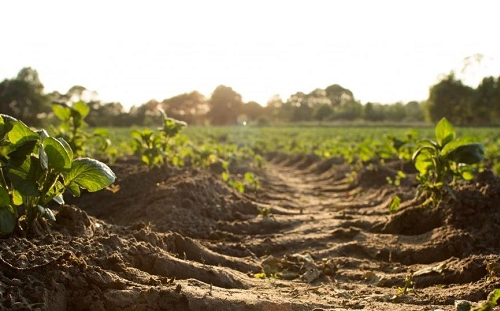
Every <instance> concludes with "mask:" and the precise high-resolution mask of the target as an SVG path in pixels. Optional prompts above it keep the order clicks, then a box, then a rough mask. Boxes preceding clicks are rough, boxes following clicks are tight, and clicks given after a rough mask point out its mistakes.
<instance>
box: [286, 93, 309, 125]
mask: <svg viewBox="0 0 500 311" xmlns="http://www.w3.org/2000/svg"><path fill="white" fill-rule="evenodd" d="M307 99H308V98H307V95H306V94H304V93H302V92H297V93H295V94H293V95H291V96H290V97H289V98H288V100H287V104H288V105H286V107H292V113H291V119H290V121H292V122H301V121H310V120H312V107H311V106H309V102H308V100H307ZM284 107H285V106H284Z"/></svg>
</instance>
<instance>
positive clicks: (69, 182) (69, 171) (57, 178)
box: [0, 115, 115, 233]
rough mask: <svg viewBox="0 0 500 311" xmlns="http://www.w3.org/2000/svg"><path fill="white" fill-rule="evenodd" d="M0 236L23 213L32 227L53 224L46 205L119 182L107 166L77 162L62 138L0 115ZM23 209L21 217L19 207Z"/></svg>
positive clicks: (13, 226)
mask: <svg viewBox="0 0 500 311" xmlns="http://www.w3.org/2000/svg"><path fill="white" fill-rule="evenodd" d="M0 164H1V167H0V232H2V233H8V232H12V231H13V230H14V229H15V228H16V225H17V222H18V219H19V218H20V216H23V215H22V214H25V218H26V222H27V226H28V228H29V227H31V226H32V224H33V222H34V221H35V219H37V218H38V217H45V218H47V219H49V220H51V221H55V217H54V214H53V213H52V211H51V210H50V209H49V208H47V204H49V202H51V201H55V202H57V203H59V204H63V203H64V200H63V196H62V195H63V193H64V192H65V191H66V190H69V191H70V192H71V193H72V194H73V195H74V196H79V195H80V192H81V189H86V190H88V191H90V192H94V191H98V190H101V189H103V188H105V187H107V186H109V185H110V184H112V183H113V182H114V180H115V174H114V173H113V172H112V171H111V169H110V168H109V167H108V166H106V165H105V164H103V163H101V162H99V161H97V160H94V159H90V158H77V159H75V158H74V153H73V150H72V148H71V146H70V145H69V144H68V143H67V142H66V140H64V139H63V138H54V137H50V136H49V135H48V133H47V132H46V131H45V130H41V131H37V132H35V131H33V130H31V129H30V128H29V127H28V126H26V125H25V124H24V123H23V122H21V121H19V120H17V119H14V118H12V117H10V116H7V115H0ZM18 207H20V208H21V209H23V211H21V213H19V209H18Z"/></svg>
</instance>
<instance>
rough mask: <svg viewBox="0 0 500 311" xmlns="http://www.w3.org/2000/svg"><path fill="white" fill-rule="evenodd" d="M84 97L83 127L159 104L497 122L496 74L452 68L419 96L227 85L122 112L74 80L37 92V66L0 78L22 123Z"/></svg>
mask: <svg viewBox="0 0 500 311" xmlns="http://www.w3.org/2000/svg"><path fill="white" fill-rule="evenodd" d="M80 100H83V101H84V102H86V103H87V104H88V105H89V107H90V109H91V110H90V113H89V115H88V117H87V119H86V120H87V123H88V124H89V125H90V126H106V127H107V126H125V127H128V126H134V125H135V126H152V125H157V124H158V123H159V122H160V120H161V119H162V117H161V113H160V112H159V109H158V108H162V109H163V110H164V111H165V112H166V113H167V115H168V116H170V117H173V118H176V119H179V120H182V121H185V122H187V123H188V124H200V125H209V124H211V125H235V124H256V125H268V124H280V123H282V124H285V123H286V124H290V123H304V122H314V123H318V122H319V123H321V122H324V123H328V122H337V121H347V122H352V121H367V122H387V123H401V122H405V123H424V122H436V121H438V120H439V119H441V118H442V117H447V118H448V120H450V121H451V122H452V123H454V124H458V125H499V124H500V77H499V78H494V77H486V78H484V79H483V81H482V82H481V83H480V84H479V86H478V87H477V88H471V87H469V86H466V85H464V84H463V83H462V82H461V81H460V80H458V79H456V78H455V76H454V74H449V75H447V76H445V77H444V78H443V79H442V80H441V81H439V82H438V83H437V84H435V85H433V86H431V88H430V90H429V98H428V99H427V100H426V101H424V102H417V101H411V102H408V103H401V102H398V103H394V104H380V103H372V102H368V103H366V104H364V105H363V104H362V103H361V102H360V101H359V100H356V98H355V97H354V94H353V92H352V91H351V90H349V89H347V88H344V87H342V86H340V85H338V84H333V85H330V86H328V87H326V88H325V89H321V88H317V89H315V90H313V91H312V92H310V93H303V92H297V93H295V94H293V95H291V96H290V97H289V98H288V99H287V100H286V101H284V100H283V99H282V98H281V97H280V96H278V95H275V96H272V97H271V98H270V100H269V101H268V102H267V105H265V106H262V105H260V104H259V103H256V102H253V101H251V102H243V100H242V96H241V95H240V94H239V93H237V92H236V91H234V90H233V89H232V88H231V87H228V86H224V85H220V86H218V87H217V88H216V89H215V90H214V92H213V93H212V94H211V96H210V97H208V98H207V97H205V96H204V95H202V94H200V93H199V92H197V91H193V92H190V93H184V94H180V95H177V96H174V97H171V98H168V99H164V100H162V101H157V100H150V101H148V102H146V103H143V104H141V105H137V106H133V107H132V108H131V109H130V110H129V111H128V112H127V111H125V109H124V107H123V106H122V105H121V104H120V103H119V102H106V103H105V102H102V101H100V100H99V99H98V97H97V93H95V92H91V91H89V90H87V89H86V88H85V87H83V86H79V85H75V86H73V87H71V88H70V89H69V90H68V91H67V92H66V93H59V92H57V91H54V92H51V93H45V92H44V86H43V84H42V82H41V80H40V78H39V76H38V73H37V71H36V70H34V69H32V68H29V67H27V68H23V69H21V70H20V71H19V73H18V75H17V76H16V77H14V78H12V79H5V80H4V81H2V82H1V83H0V112H1V113H4V114H8V115H11V116H13V117H16V118H19V119H21V120H23V121H24V122H26V123H27V124H28V125H32V126H41V125H47V123H52V122H54V121H55V119H54V118H53V116H52V113H51V102H54V101H57V102H66V103H72V102H76V101H80Z"/></svg>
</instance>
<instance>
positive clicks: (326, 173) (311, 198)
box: [0, 154, 500, 311]
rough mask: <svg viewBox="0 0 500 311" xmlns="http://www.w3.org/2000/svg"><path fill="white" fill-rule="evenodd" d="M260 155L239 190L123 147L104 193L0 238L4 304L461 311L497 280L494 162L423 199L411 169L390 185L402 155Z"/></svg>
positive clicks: (498, 210) (498, 189)
mask: <svg viewBox="0 0 500 311" xmlns="http://www.w3.org/2000/svg"><path fill="white" fill-rule="evenodd" d="M267 160H268V161H267V164H266V167H265V169H263V170H262V171H260V172H256V174H257V175H259V177H260V179H261V182H262V188H261V189H260V190H258V191H257V192H252V191H250V193H245V194H240V193H237V192H235V191H234V190H233V189H231V188H229V187H228V186H227V185H226V184H225V183H224V182H222V181H221V179H220V177H219V175H218V174H216V173H215V172H214V171H213V170H212V171H210V170H199V169H193V168H184V169H175V168H158V169H153V170H148V169H147V168H145V167H143V166H140V165H139V163H138V161H137V160H136V159H133V158H125V159H121V160H119V161H118V162H117V163H116V164H114V165H112V169H113V171H114V172H115V173H116V175H117V176H118V179H117V181H116V183H115V185H114V186H112V187H110V188H109V189H108V190H106V191H101V192H98V193H86V194H84V195H82V197H81V198H77V199H70V198H68V199H67V203H68V205H64V206H62V207H60V208H56V217H57V222H56V223H55V224H48V223H45V222H44V221H39V222H38V223H37V227H36V230H34V232H36V233H33V234H32V236H28V237H23V236H21V235H12V236H9V237H4V238H2V239H0V244H1V248H0V256H1V257H0V309H1V310H51V311H52V310H121V311H124V310H203V311H209V310H249V311H250V310H259V311H260V310H271V311H272V310H280V311H281V310H287V311H289V310H317V311H318V310H353V309H363V310H438V309H439V310H456V307H455V306H454V304H455V302H456V301H458V300H468V301H470V302H471V303H472V304H473V305H476V304H477V302H479V301H482V300H485V299H486V298H487V295H488V293H489V292H490V291H491V290H493V289H494V288H500V238H499V232H500V207H499V205H498V202H500V179H499V178H498V177H496V176H494V175H493V174H492V173H491V172H484V173H481V174H480V175H479V176H478V177H477V179H476V180H475V181H474V182H472V183H468V184H461V185H456V186H455V191H456V196H457V200H452V199H446V200H444V201H443V202H441V203H440V204H439V205H438V206H436V207H433V208H427V209H424V208H422V207H420V206H419V203H421V202H418V201H416V200H414V199H413V198H414V197H415V193H416V187H415V186H416V185H415V182H414V175H413V174H414V173H415V172H414V171H412V169H411V168H407V167H404V168H405V170H406V173H407V176H408V177H407V178H406V179H404V180H403V181H402V183H401V186H399V187H395V186H390V185H388V184H387V181H386V178H387V177H391V178H393V177H394V176H395V175H396V174H397V170H398V169H400V167H401V166H400V165H399V162H396V161H394V162H389V163H387V164H386V165H384V166H380V165H378V164H376V163H367V165H365V166H364V167H363V168H361V169H359V170H358V171H357V174H356V175H355V178H352V174H351V175H347V174H348V173H350V172H351V168H350V167H349V166H348V165H346V164H345V163H343V161H342V160H340V159H330V160H322V159H319V158H317V157H312V156H293V157H290V156H284V155H281V154H272V155H269V157H268V159H267ZM396 194H397V195H399V196H400V197H401V198H402V204H401V208H400V210H399V211H398V212H396V213H394V214H389V213H388V204H389V202H390V201H391V199H392V197H393V196H394V195H396ZM410 275H413V277H412V278H407V277H408V276H410ZM405 279H407V281H408V282H407V286H405ZM410 281H411V282H410ZM398 288H399V292H398Z"/></svg>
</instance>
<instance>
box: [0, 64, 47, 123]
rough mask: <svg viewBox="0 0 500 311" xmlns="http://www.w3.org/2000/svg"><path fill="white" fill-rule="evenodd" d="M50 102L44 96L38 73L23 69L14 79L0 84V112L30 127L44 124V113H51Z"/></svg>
mask: <svg viewBox="0 0 500 311" xmlns="http://www.w3.org/2000/svg"><path fill="white" fill-rule="evenodd" d="M50 110H51V108H50V102H49V99H48V97H47V96H46V95H44V94H43V84H42V82H41V81H40V78H39V76H38V72H37V71H36V70H34V69H32V68H31V67H26V68H23V69H21V70H20V71H19V73H18V75H17V77H16V78H14V79H5V80H4V81H2V83H0V111H1V112H2V113H5V114H8V115H11V116H13V117H14V118H17V119H20V120H22V121H23V122H25V123H26V124H28V125H32V126H39V125H41V124H42V120H43V119H42V117H43V115H44V113H48V112H50Z"/></svg>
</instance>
